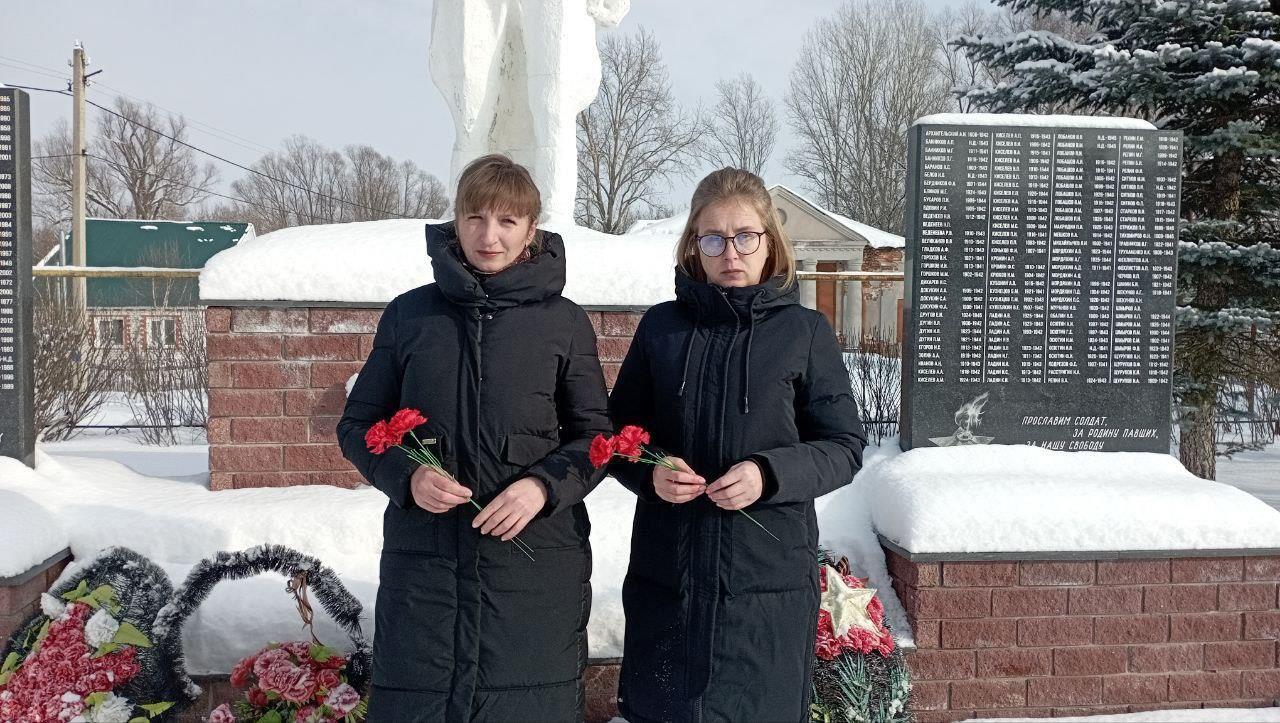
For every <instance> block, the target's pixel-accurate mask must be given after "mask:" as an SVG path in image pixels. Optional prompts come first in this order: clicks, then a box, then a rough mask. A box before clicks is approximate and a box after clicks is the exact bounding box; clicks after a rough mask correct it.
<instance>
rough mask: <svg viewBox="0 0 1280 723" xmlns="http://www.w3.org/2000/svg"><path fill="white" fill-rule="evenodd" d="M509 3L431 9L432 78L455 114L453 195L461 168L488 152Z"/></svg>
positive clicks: (456, 2) (477, 1) (446, 2)
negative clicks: (489, 132)
mask: <svg viewBox="0 0 1280 723" xmlns="http://www.w3.org/2000/svg"><path fill="white" fill-rule="evenodd" d="M510 3H511V0H436V2H435V5H434V7H433V10H432V24H431V53H430V61H429V62H430V68H431V78H432V80H433V81H434V82H435V85H436V87H437V88H438V89H439V90H440V93H441V94H442V95H443V96H444V101H445V105H447V106H448V107H449V110H450V112H451V113H452V115H453V127H454V134H455V135H454V143H453V158H452V163H451V164H450V168H449V189H450V191H452V190H453V189H455V188H456V187H457V183H458V176H459V175H461V173H462V169H463V168H465V167H466V165H467V164H468V163H470V162H471V161H472V160H474V159H475V158H477V157H479V156H481V155H483V154H485V153H487V152H488V150H489V144H488V131H489V129H490V128H491V127H492V126H493V123H494V115H495V112H496V108H497V100H498V95H499V86H500V79H499V72H500V69H501V65H502V44H503V36H504V35H505V34H506V28H507V23H508V20H509V15H510ZM451 205H452V204H451Z"/></svg>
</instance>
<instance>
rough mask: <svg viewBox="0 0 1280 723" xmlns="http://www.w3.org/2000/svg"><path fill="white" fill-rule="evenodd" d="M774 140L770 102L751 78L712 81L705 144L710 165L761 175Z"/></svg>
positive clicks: (774, 124) (774, 131)
mask: <svg viewBox="0 0 1280 723" xmlns="http://www.w3.org/2000/svg"><path fill="white" fill-rule="evenodd" d="M777 139H778V120H777V118H776V117H775V115H774V112H773V101H772V100H770V99H769V97H768V96H766V95H765V93H764V89H763V88H761V87H760V84H759V83H757V82H756V80H755V78H752V77H751V76H750V75H748V74H746V73H743V74H741V75H739V76H738V77H737V78H734V79H732V80H724V79H721V80H719V81H716V105H715V109H714V110H713V111H712V114H711V118H710V119H709V121H708V134H707V144H706V146H707V147H706V155H707V159H708V160H710V161H711V163H712V164H713V165H716V166H733V167H735V168H745V169H746V170H748V171H751V172H752V173H754V174H756V175H757V176H760V175H763V174H764V166H765V164H766V163H768V162H769V157H770V156H772V155H773V146H774V143H775V142H776V141H777Z"/></svg>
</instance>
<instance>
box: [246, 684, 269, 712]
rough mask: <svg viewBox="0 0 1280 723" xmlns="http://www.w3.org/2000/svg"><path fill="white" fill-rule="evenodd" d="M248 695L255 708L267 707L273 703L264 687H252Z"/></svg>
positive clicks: (250, 703)
mask: <svg viewBox="0 0 1280 723" xmlns="http://www.w3.org/2000/svg"><path fill="white" fill-rule="evenodd" d="M248 697H249V705H252V706H253V707H254V708H266V707H267V706H269V705H271V699H270V698H268V697H267V694H266V693H265V692H263V690H262V688H257V687H254V688H250V689H249V696H248Z"/></svg>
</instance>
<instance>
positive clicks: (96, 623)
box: [84, 608, 128, 721]
mask: <svg viewBox="0 0 1280 723" xmlns="http://www.w3.org/2000/svg"><path fill="white" fill-rule="evenodd" d="M119 629H120V622H119V621H118V620H116V619H115V618H113V617H111V613H108V612H107V611H106V610H104V609H102V608H99V609H98V612H96V613H94V614H93V617H91V618H89V621H88V622H86V623H85V624H84V640H85V642H86V643H88V644H89V646H90V647H94V648H100V647H102V646H103V645H105V644H107V643H109V642H111V639H112V638H114V637H115V636H116V631H117V630H119ZM125 720H126V721H127V720H128V719H127V718H126V719H125Z"/></svg>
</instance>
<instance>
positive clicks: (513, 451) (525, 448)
mask: <svg viewBox="0 0 1280 723" xmlns="http://www.w3.org/2000/svg"><path fill="white" fill-rule="evenodd" d="M559 446H560V443H559V442H557V441H556V440H553V439H547V438H546V437H543V436H540V435H537V434H508V435H507V439H506V442H505V443H504V444H503V450H502V458H503V459H505V460H506V461H507V462H510V463H511V464H513V465H516V466H518V467H522V468H523V467H528V466H530V465H532V464H535V463H536V462H538V461H539V460H541V459H542V458H543V457H546V456H547V455H548V454H551V452H552V450H554V449H555V448H556V447H559Z"/></svg>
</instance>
